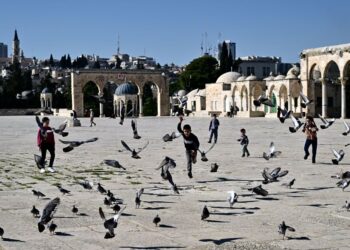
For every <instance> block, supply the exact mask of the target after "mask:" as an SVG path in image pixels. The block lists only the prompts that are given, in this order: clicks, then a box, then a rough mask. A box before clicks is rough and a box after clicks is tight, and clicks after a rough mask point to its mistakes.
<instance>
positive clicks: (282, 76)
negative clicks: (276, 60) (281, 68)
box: [275, 75, 286, 80]
mask: <svg viewBox="0 0 350 250" xmlns="http://www.w3.org/2000/svg"><path fill="white" fill-rule="evenodd" d="M285 78H286V77H285V76H284V75H278V76H276V77H275V80H284V79H285Z"/></svg>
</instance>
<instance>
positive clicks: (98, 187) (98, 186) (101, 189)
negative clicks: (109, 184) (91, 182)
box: [97, 183, 107, 194]
mask: <svg viewBox="0 0 350 250" xmlns="http://www.w3.org/2000/svg"><path fill="white" fill-rule="evenodd" d="M97 191H99V192H100V193H101V194H106V193H107V191H106V189H104V187H102V185H101V184H100V183H97Z"/></svg>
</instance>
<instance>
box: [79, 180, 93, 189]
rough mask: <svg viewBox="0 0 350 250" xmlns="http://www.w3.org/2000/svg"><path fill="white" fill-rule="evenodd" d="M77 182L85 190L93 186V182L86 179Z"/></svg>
mask: <svg viewBox="0 0 350 250" xmlns="http://www.w3.org/2000/svg"><path fill="white" fill-rule="evenodd" d="M78 184H79V185H80V186H82V187H83V188H84V189H87V190H91V189H92V187H93V186H94V183H93V182H92V181H88V180H84V181H81V182H78Z"/></svg>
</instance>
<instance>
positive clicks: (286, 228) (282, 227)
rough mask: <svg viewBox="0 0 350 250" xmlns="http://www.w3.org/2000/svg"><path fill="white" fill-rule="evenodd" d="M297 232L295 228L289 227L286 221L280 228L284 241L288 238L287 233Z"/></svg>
mask: <svg viewBox="0 0 350 250" xmlns="http://www.w3.org/2000/svg"><path fill="white" fill-rule="evenodd" d="M287 230H288V231H291V232H295V229H294V228H293V227H290V226H287V225H286V223H285V222H284V221H282V223H281V224H280V225H279V226H278V233H279V234H282V235H283V239H284V237H285V236H286V231H287Z"/></svg>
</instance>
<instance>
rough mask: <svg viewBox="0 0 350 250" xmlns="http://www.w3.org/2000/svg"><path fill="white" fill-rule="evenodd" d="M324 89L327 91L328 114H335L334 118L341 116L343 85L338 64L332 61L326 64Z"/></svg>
mask: <svg viewBox="0 0 350 250" xmlns="http://www.w3.org/2000/svg"><path fill="white" fill-rule="evenodd" d="M323 75H324V82H323V84H325V86H324V89H323V90H322V91H324V90H325V91H326V93H325V97H326V105H325V106H326V114H324V115H325V116H327V114H333V115H332V116H334V117H337V118H338V117H340V116H341V96H342V95H341V84H340V69H339V66H338V64H337V63H336V62H335V61H333V60H331V61H329V62H328V63H327V64H326V67H325V70H324V74H323Z"/></svg>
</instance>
